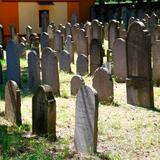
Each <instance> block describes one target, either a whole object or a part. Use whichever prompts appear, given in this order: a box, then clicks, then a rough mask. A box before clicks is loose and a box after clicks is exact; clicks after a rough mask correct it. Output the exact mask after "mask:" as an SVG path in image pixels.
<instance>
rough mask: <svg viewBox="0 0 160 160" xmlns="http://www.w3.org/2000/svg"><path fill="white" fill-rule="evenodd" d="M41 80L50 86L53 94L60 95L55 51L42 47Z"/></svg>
mask: <svg viewBox="0 0 160 160" xmlns="http://www.w3.org/2000/svg"><path fill="white" fill-rule="evenodd" d="M41 66H42V81H43V83H44V84H48V85H50V86H51V87H52V89H53V93H54V95H57V96H59V95H60V89H59V88H60V86H59V73H58V60H57V56H56V51H53V50H52V49H51V48H49V47H47V48H44V49H43V51H42V65H41Z"/></svg>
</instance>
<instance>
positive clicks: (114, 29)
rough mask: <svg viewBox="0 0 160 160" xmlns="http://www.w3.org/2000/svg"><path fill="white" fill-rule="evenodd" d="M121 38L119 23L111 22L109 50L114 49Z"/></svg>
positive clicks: (109, 26)
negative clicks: (114, 44)
mask: <svg viewBox="0 0 160 160" xmlns="http://www.w3.org/2000/svg"><path fill="white" fill-rule="evenodd" d="M117 38H119V22H118V21H116V20H111V21H110V22H109V25H108V48H109V49H112V47H113V43H114V41H115V39H117Z"/></svg>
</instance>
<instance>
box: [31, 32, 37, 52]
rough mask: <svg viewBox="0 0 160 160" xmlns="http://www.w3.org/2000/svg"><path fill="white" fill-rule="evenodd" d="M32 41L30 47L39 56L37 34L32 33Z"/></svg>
mask: <svg viewBox="0 0 160 160" xmlns="http://www.w3.org/2000/svg"><path fill="white" fill-rule="evenodd" d="M29 39H30V46H31V48H32V49H34V50H36V52H37V53H38V55H39V36H38V34H37V33H32V34H31V35H30V37H29Z"/></svg>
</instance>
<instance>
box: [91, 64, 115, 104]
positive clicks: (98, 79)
mask: <svg viewBox="0 0 160 160" xmlns="http://www.w3.org/2000/svg"><path fill="white" fill-rule="evenodd" d="M92 85H93V88H95V89H96V91H97V93H98V98H99V101H101V102H107V103H110V102H112V100H113V81H112V77H111V74H110V73H109V72H108V71H107V69H106V68H103V67H100V68H98V69H97V70H96V71H95V73H94V78H93V80H92Z"/></svg>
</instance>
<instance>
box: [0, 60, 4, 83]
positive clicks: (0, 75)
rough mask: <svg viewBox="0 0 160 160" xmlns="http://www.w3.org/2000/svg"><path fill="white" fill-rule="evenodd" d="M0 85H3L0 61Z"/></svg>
mask: <svg viewBox="0 0 160 160" xmlns="http://www.w3.org/2000/svg"><path fill="white" fill-rule="evenodd" d="M0 84H3V72H2V64H1V61H0Z"/></svg>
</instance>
